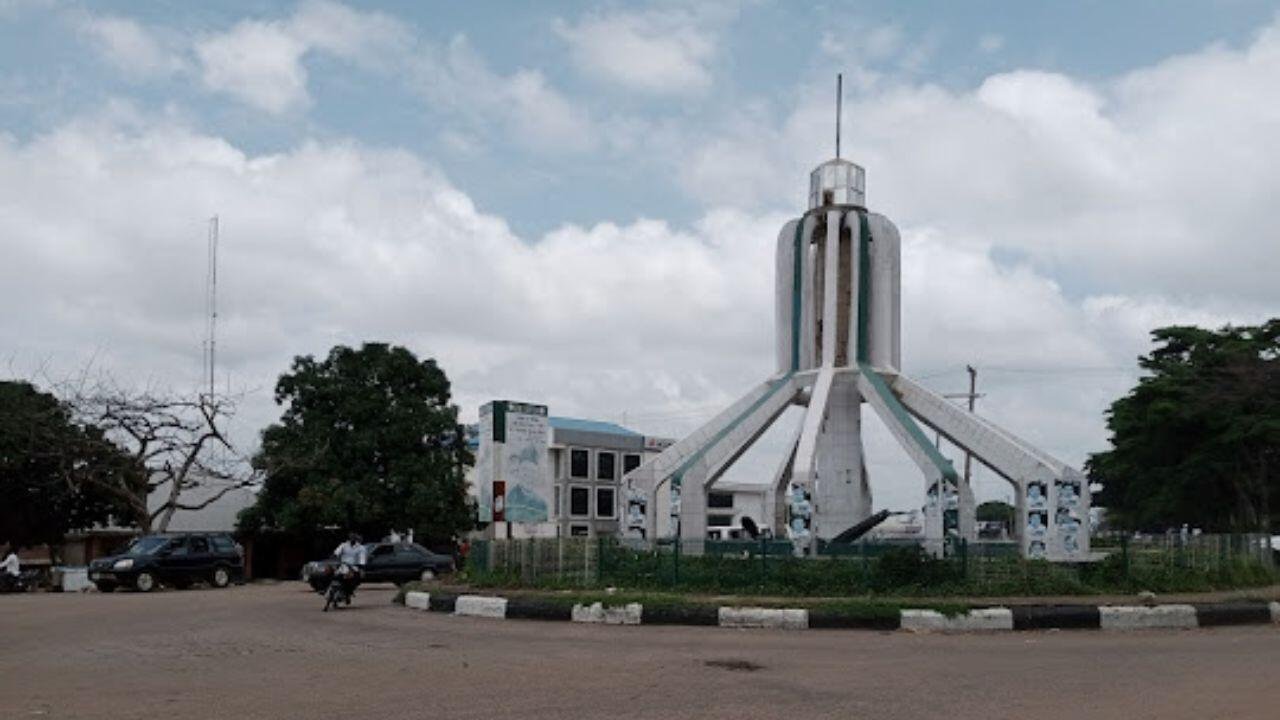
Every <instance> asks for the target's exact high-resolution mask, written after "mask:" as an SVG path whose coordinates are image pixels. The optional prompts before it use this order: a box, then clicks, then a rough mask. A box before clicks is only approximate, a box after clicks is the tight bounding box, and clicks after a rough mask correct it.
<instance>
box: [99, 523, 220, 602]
mask: <svg viewBox="0 0 1280 720" xmlns="http://www.w3.org/2000/svg"><path fill="white" fill-rule="evenodd" d="M243 577H244V553H243V550H242V549H241V548H240V546H239V545H237V544H236V541H235V540H233V539H231V536H230V535H228V534H226V533H181V534H161V535H143V536H142V537H140V538H137V539H135V540H134V541H133V542H131V543H129V546H128V547H127V548H125V550H124V552H122V553H120V554H118V555H111V556H109V557H104V558H98V559H97V560H94V561H93V562H92V563H90V564H89V580H90V581H91V582H93V584H94V585H96V586H97V587H98V589H99V590H101V591H102V592H111V591H113V590H115V589H116V588H118V587H132V588H136V589H137V590H140V591H142V592H150V591H151V590H154V589H155V587H156V585H158V584H160V583H164V584H166V585H171V586H173V587H176V588H186V587H189V586H190V585H191V584H192V583H196V582H207V583H209V584H210V585H212V586H213V587H216V588H224V587H226V586H227V585H229V584H231V582H232V581H233V580H240V579H243Z"/></svg>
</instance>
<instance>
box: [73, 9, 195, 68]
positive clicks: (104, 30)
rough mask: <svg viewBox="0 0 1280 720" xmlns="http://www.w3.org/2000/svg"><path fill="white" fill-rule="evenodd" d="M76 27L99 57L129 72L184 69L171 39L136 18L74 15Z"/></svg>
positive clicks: (182, 61)
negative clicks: (92, 45)
mask: <svg viewBox="0 0 1280 720" xmlns="http://www.w3.org/2000/svg"><path fill="white" fill-rule="evenodd" d="M76 26H77V28H78V29H79V31H80V32H81V34H83V35H84V36H86V37H87V38H89V40H90V41H91V42H92V43H93V44H94V45H95V46H96V47H97V49H98V51H99V52H100V53H102V56H103V57H104V58H106V59H107V61H108V62H110V63H111V64H112V65H114V66H116V67H117V68H119V69H120V70H121V71H123V72H124V73H126V74H128V75H132V76H136V77H140V78H146V77H157V76H166V75H172V74H174V73H177V72H181V71H182V70H184V69H185V68H186V61H185V60H184V58H183V57H182V54H181V52H180V50H179V49H178V48H177V47H175V44H176V43H175V42H174V39H173V38H170V37H166V36H164V34H163V33H161V32H159V31H157V30H155V29H153V28H148V27H144V26H143V25H141V24H140V23H138V22H137V21H135V20H132V19H129V18H125V17H117V16H111V15H89V14H87V13H84V14H80V15H77V18H76Z"/></svg>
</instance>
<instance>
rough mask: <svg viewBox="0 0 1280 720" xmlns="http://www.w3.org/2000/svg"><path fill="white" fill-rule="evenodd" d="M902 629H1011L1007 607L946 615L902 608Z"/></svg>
mask: <svg viewBox="0 0 1280 720" xmlns="http://www.w3.org/2000/svg"><path fill="white" fill-rule="evenodd" d="M902 629H903V630H907V631H909V632H993V631H1005V630H1010V631H1011V630H1013V612H1012V611H1011V610H1009V608H981V609H978V610H970V611H969V612H968V613H966V614H964V615H954V616H951V617H948V616H946V615H943V614H942V613H940V612H938V611H937V610H903V611H902Z"/></svg>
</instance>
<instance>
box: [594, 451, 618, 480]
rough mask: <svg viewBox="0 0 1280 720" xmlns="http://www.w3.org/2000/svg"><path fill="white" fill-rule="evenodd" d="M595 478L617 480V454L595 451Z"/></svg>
mask: <svg viewBox="0 0 1280 720" xmlns="http://www.w3.org/2000/svg"><path fill="white" fill-rule="evenodd" d="M596 479H597V480H617V479H618V455H617V453H611V452H603V451H602V452H597V453H596Z"/></svg>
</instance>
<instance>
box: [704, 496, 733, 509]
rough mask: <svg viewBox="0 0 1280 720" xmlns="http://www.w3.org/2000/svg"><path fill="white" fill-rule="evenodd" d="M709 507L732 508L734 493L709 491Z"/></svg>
mask: <svg viewBox="0 0 1280 720" xmlns="http://www.w3.org/2000/svg"><path fill="white" fill-rule="evenodd" d="M707 507H709V508H721V509H732V508H733V493H727V492H709V493H707Z"/></svg>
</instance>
